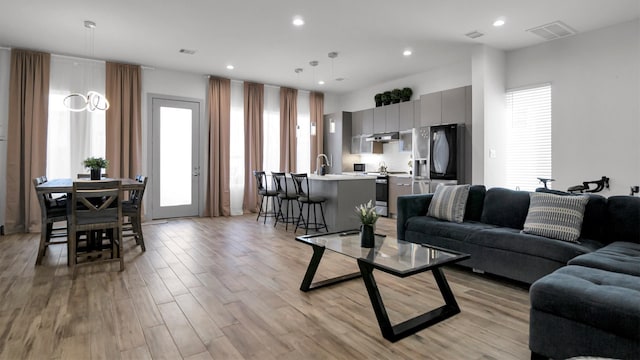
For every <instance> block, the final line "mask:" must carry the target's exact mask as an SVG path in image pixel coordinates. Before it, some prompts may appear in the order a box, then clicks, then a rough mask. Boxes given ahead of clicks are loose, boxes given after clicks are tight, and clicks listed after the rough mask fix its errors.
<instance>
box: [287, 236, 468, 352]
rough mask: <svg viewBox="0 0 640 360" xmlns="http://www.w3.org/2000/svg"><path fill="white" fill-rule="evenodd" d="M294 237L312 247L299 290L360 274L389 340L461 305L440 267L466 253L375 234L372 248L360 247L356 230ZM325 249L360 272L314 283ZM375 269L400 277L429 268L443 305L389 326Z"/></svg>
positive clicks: (335, 282) (441, 318)
mask: <svg viewBox="0 0 640 360" xmlns="http://www.w3.org/2000/svg"><path fill="white" fill-rule="evenodd" d="M296 240H297V241H300V242H302V243H305V244H308V245H311V247H312V248H313V256H312V257H311V261H310V262H309V266H308V267H307V272H306V273H305V275H304V279H303V280H302V284H301V285H300V290H302V291H305V292H307V291H311V290H315V289H318V288H322V287H325V286H328V285H333V284H337V283H340V282H343V281H347V280H351V279H354V278H358V277H362V280H363V281H364V285H365V287H366V288H367V292H368V293H369V299H370V300H371V305H372V306H373V311H374V312H375V314H376V318H377V320H378V325H380V331H381V332H382V336H383V337H384V338H385V339H387V340H389V341H392V342H395V341H398V340H400V339H402V338H405V337H407V336H409V335H412V334H414V333H416V332H417V331H420V330H422V329H425V328H427V327H429V326H431V325H433V324H436V323H438V322H440V321H442V320H445V319H447V318H450V317H451V316H453V315H455V314H457V313H459V312H460V307H458V303H457V302H456V299H455V297H454V296H453V292H451V288H450V287H449V283H448V282H447V279H446V278H445V276H444V273H443V272H442V269H441V267H442V266H443V265H447V264H453V263H456V262H458V261H462V260H464V259H467V258H469V255H468V254H462V253H459V252H455V251H451V250H446V249H442V248H437V247H433V246H427V245H423V244H415V243H411V242H406V241H402V240H397V239H395V238H392V237H389V236H384V235H376V245H375V246H374V247H373V248H363V247H361V246H360V234H359V232H358V230H353V231H346V232H337V233H329V234H318V235H305V236H298V237H296ZM326 249H328V250H331V251H333V252H336V253H339V254H342V255H345V256H348V257H351V258H354V259H356V261H357V262H358V267H359V268H360V272H357V273H352V274H347V275H343V276H339V277H336V278H331V279H327V280H323V281H319V282H315V283H314V282H313V277H314V276H315V274H316V271H317V270H318V265H320V260H321V259H322V255H323V254H324V251H325V250H326ZM374 269H378V270H380V271H384V272H386V273H389V274H392V275H395V276H398V277H401V278H404V277H408V276H411V275H415V274H419V273H422V272H425V271H431V273H433V277H434V278H435V280H436V283H437V284H438V288H439V289H440V293H441V294H442V298H443V299H444V302H445V305H443V306H441V307H439V308H436V309H434V310H431V311H428V312H426V313H424V314H422V315H418V316H416V317H414V318H412V319H409V320H406V321H404V322H402V323H400V324H396V325H392V324H391V322H390V321H389V316H388V315H387V310H386V309H385V307H384V303H383V302H382V297H381V296H380V292H379V290H378V285H377V284H376V280H375V278H374V277H373V270H374Z"/></svg>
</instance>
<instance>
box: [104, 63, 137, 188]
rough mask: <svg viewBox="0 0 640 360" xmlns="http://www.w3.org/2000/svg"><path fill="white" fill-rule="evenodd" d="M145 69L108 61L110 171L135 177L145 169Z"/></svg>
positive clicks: (114, 175) (110, 173) (111, 174)
mask: <svg viewBox="0 0 640 360" xmlns="http://www.w3.org/2000/svg"><path fill="white" fill-rule="evenodd" d="M141 73H142V71H141V69H140V66H139V65H129V64H118V63H113V62H107V66H106V86H105V89H106V91H105V92H106V96H107V99H108V100H109V103H110V107H109V109H108V110H107V115H106V116H107V118H106V121H107V125H106V157H107V160H109V168H108V169H107V173H108V174H109V176H111V177H114V178H119V177H127V178H133V177H135V176H136V174H139V173H140V171H141V170H142V115H141V98H142V91H141V89H142V86H141V84H142V79H141V76H142V74H141Z"/></svg>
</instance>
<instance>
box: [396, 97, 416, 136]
mask: <svg viewBox="0 0 640 360" xmlns="http://www.w3.org/2000/svg"><path fill="white" fill-rule="evenodd" d="M414 112H415V103H414V101H406V102H403V103H400V119H399V123H398V131H403V130H409V129H413V122H414V118H415V116H414Z"/></svg>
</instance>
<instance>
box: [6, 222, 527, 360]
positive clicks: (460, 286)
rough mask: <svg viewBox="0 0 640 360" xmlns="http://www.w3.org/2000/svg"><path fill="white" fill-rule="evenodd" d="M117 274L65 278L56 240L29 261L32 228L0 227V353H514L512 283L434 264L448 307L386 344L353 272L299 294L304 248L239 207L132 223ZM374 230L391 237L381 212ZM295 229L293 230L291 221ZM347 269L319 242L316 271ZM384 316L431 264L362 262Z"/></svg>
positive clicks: (419, 293) (516, 295)
mask: <svg viewBox="0 0 640 360" xmlns="http://www.w3.org/2000/svg"><path fill="white" fill-rule="evenodd" d="M143 229H144V234H145V240H146V241H145V242H146V246H147V251H146V252H145V253H141V251H140V248H139V247H137V246H135V244H134V241H133V240H128V241H125V251H126V261H125V271H124V272H118V271H117V269H118V266H117V264H116V265H110V264H101V265H96V266H88V267H83V268H79V269H78V275H77V277H76V279H75V280H71V277H70V275H69V271H68V269H67V266H66V246H65V245H54V246H51V247H50V248H49V250H48V251H47V254H46V256H45V259H44V260H43V263H42V265H41V266H34V263H35V258H36V251H37V247H38V241H39V234H17V235H9V236H0V294H1V296H0V359H194V360H195V359H278V360H284V359H447V360H449V359H528V358H529V356H530V355H529V350H528V345H527V344H528V323H529V297H528V292H527V290H526V288H525V287H522V286H518V285H517V284H512V283H509V282H506V281H503V280H500V279H494V278H489V277H485V276H482V275H478V274H474V273H472V272H471V271H469V270H466V269H462V268H459V267H446V268H445V270H444V272H445V275H446V276H447V279H448V280H449V283H450V285H451V288H452V290H453V292H454V294H455V296H456V298H457V300H458V303H459V305H460V308H461V310H462V312H461V313H460V314H458V315H456V316H454V317H453V318H450V319H448V320H445V321H444V322H441V323H439V324H437V325H434V326H432V327H430V328H427V329H425V330H422V331H420V332H418V333H417V334H415V335H412V336H409V337H407V338H405V339H403V340H400V341H398V342H396V343H391V342H389V341H387V340H385V339H384V338H383V337H382V335H381V334H380V330H379V328H378V324H377V322H376V318H375V315H374V312H373V309H372V308H371V304H370V303H369V298H368V296H367V293H366V290H365V287H364V285H363V282H362V280H361V279H355V280H351V281H349V282H346V283H341V284H338V285H335V286H332V287H328V288H324V289H321V290H316V291H312V292H309V293H303V292H301V291H300V290H299V286H300V282H301V281H302V277H303V275H304V272H305V270H306V267H307V264H308V262H309V259H310V258H311V253H312V250H311V247H310V246H307V245H305V244H302V243H299V242H297V241H295V240H294V238H295V235H294V234H293V232H292V231H291V228H289V231H288V232H285V230H284V226H282V227H281V226H280V225H278V227H277V228H274V227H273V223H269V222H267V224H266V225H264V224H263V223H262V221H260V222H256V220H255V217H254V216H253V215H246V216H240V217H231V218H189V219H178V220H170V221H167V222H153V223H149V224H146V225H144V226H143ZM377 231H378V232H381V233H386V234H389V235H393V236H395V221H394V220H391V219H381V220H380V221H379V222H378V226H377ZM298 233H299V234H300V231H298ZM353 271H357V265H356V264H355V261H353V260H352V259H350V258H346V257H343V256H340V255H337V254H335V253H331V252H327V253H325V256H324V258H323V262H322V263H321V265H320V268H319V270H318V278H317V279H316V280H318V279H322V278H323V277H333V276H338V275H342V274H345V273H348V272H353ZM375 276H376V280H377V282H378V285H379V287H380V291H381V293H382V297H383V299H384V301H385V305H386V307H387V310H388V312H389V316H390V318H391V320H392V322H393V323H398V322H401V321H403V320H406V319H407V318H409V317H413V316H415V315H418V314H420V313H422V312H425V311H427V310H430V309H432V308H434V307H438V306H440V305H442V304H443V301H442V299H441V298H440V295H439V292H438V290H437V285H436V284H435V281H434V280H433V277H432V275H431V273H428V272H427V273H422V274H419V275H416V276H413V277H409V278H405V279H399V278H396V277H394V276H391V275H388V274H385V273H382V272H379V271H377V272H375Z"/></svg>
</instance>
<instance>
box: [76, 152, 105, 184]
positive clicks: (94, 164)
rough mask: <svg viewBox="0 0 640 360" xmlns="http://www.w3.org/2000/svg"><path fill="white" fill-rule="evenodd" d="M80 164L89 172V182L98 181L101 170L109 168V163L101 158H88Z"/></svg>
mask: <svg viewBox="0 0 640 360" xmlns="http://www.w3.org/2000/svg"><path fill="white" fill-rule="evenodd" d="M82 163H83V165H84V167H86V168H87V169H90V170H91V180H100V177H101V176H102V169H106V168H107V166H109V161H108V160H105V159H103V158H101V157H88V158H86V159H85V160H84V161H83V162H82Z"/></svg>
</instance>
